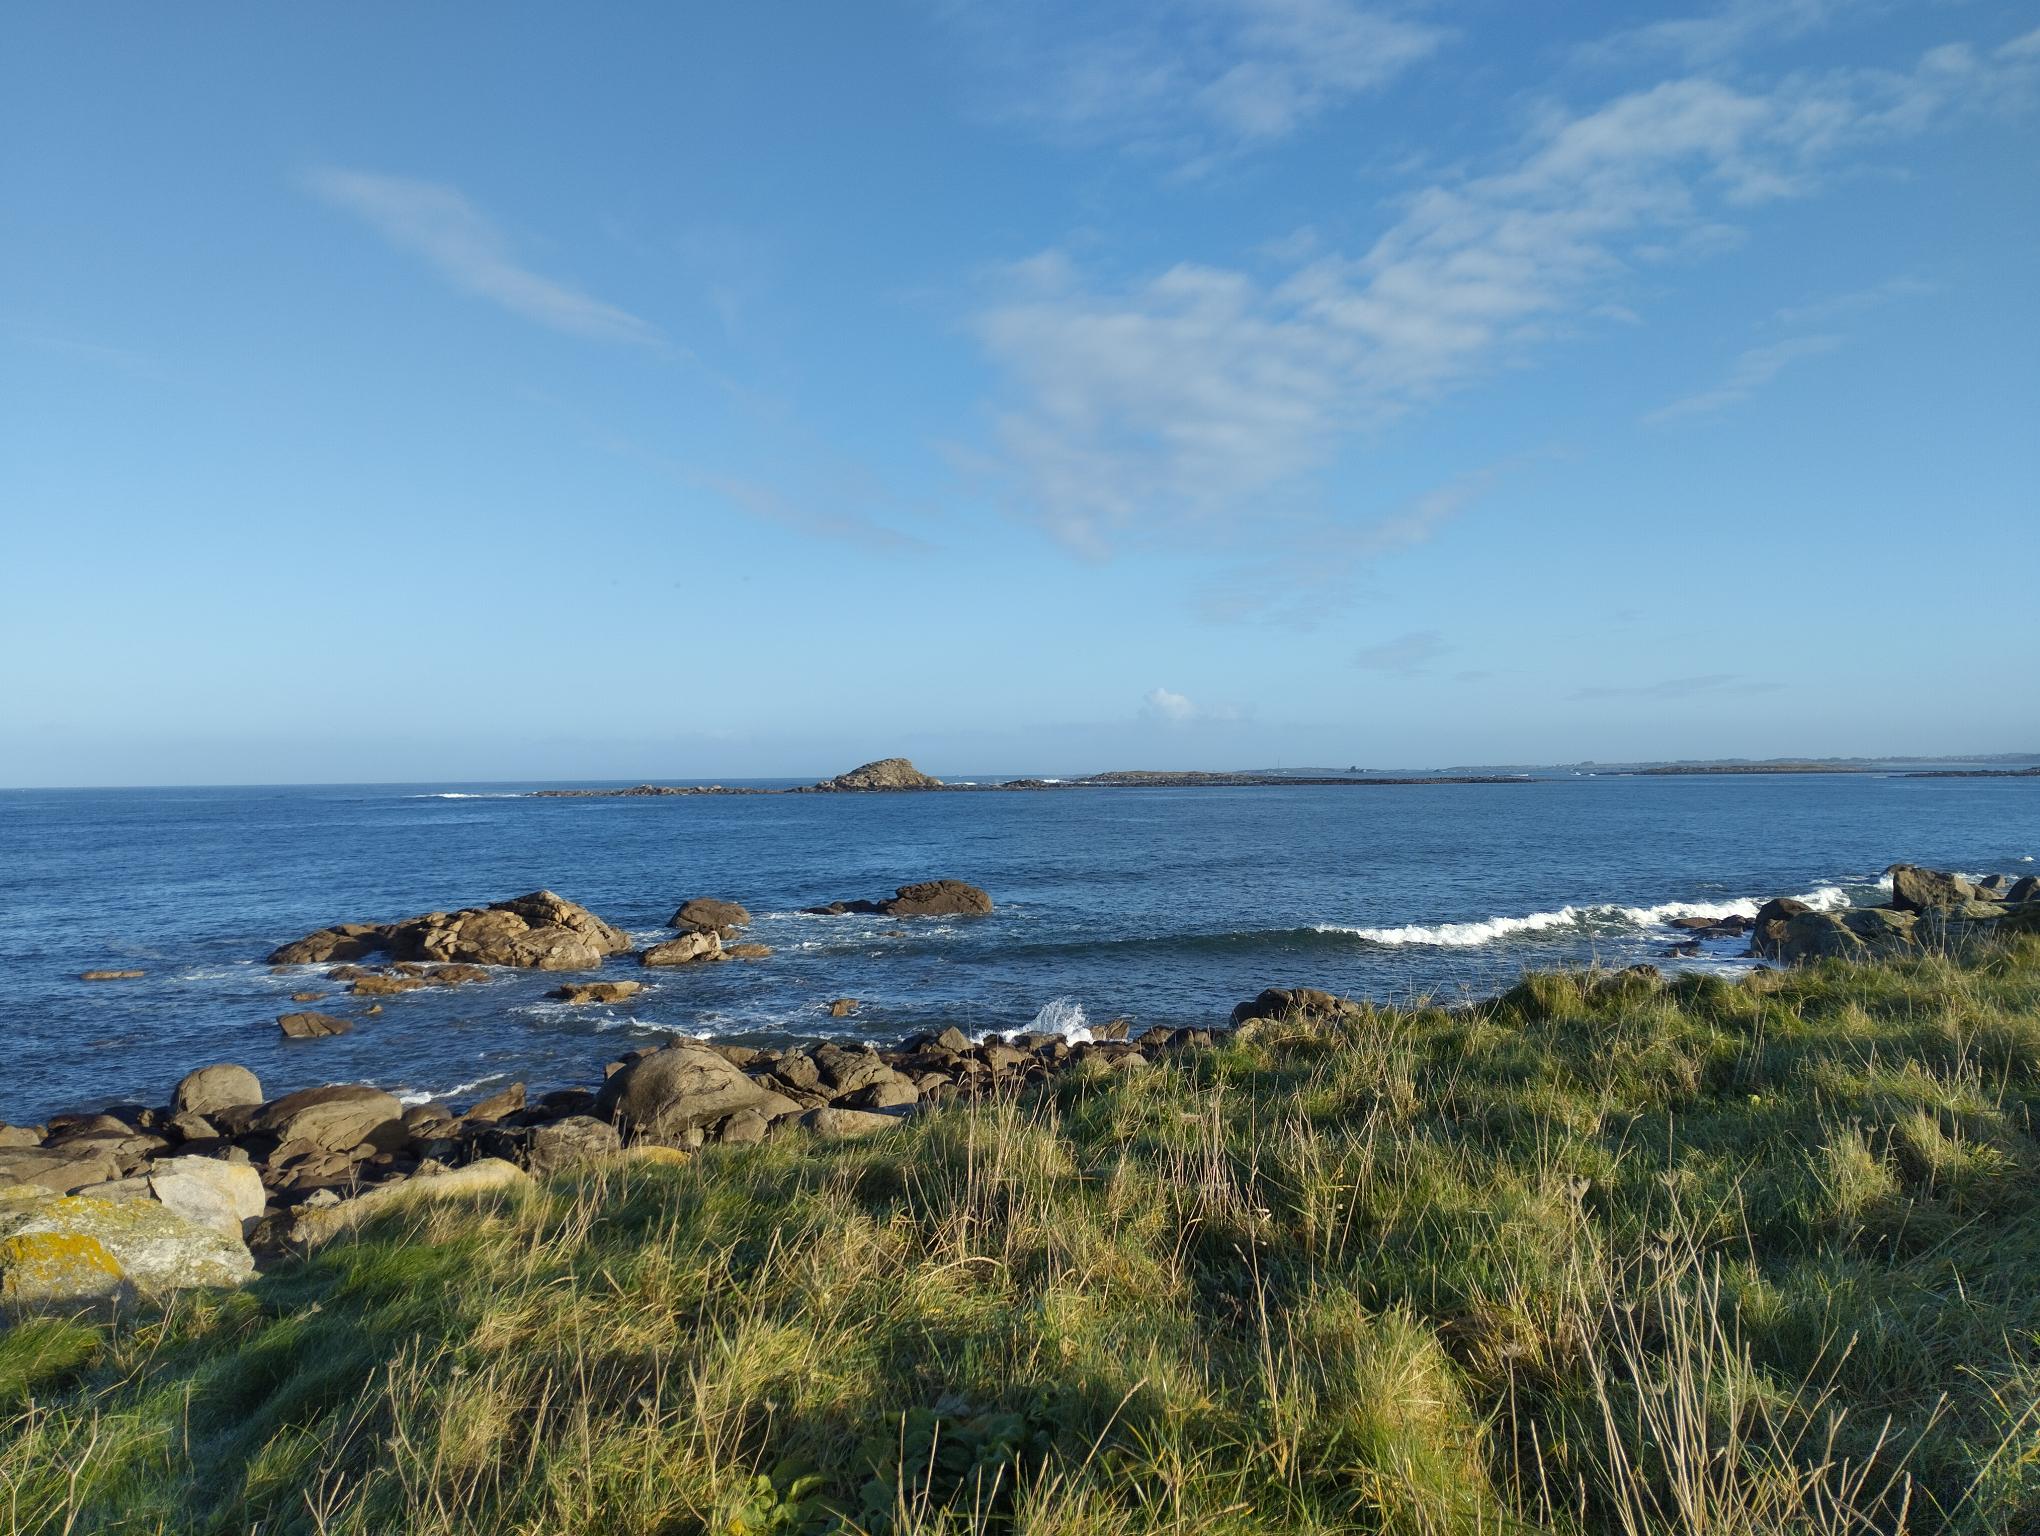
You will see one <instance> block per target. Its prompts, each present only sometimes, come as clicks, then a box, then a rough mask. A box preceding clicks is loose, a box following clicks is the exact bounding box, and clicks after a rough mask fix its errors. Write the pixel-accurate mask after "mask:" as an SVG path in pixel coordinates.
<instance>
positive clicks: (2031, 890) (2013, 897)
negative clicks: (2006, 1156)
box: [2005, 875, 2040, 902]
mask: <svg viewBox="0 0 2040 1536" xmlns="http://www.w3.org/2000/svg"><path fill="white" fill-rule="evenodd" d="M2005 900H2006V901H2009V902H2027V901H2040V875H2026V876H2024V877H2023V878H2021V879H2018V880H2014V881H2013V882H2012V888H2011V889H2010V890H2009V891H2006V892H2005Z"/></svg>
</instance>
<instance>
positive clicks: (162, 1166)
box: [149, 1157, 265, 1239]
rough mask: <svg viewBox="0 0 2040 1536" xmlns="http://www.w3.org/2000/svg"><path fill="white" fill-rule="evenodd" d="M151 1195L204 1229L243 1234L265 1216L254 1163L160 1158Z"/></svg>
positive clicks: (234, 1235)
mask: <svg viewBox="0 0 2040 1536" xmlns="http://www.w3.org/2000/svg"><path fill="white" fill-rule="evenodd" d="M149 1193H150V1194H152V1195H154V1196H155V1197H156V1198H157V1199H158V1200H159V1201H161V1202H162V1203H163V1204H164V1205H166V1206H168V1207H169V1208H170V1209H171V1210H173V1211H175V1212H176V1213H177V1214H178V1215H180V1216H182V1217H183V1218H184V1219H185V1220H186V1221H195V1222H197V1223H198V1224H199V1225H200V1226H201V1227H211V1228H212V1229H213V1230H214V1231H215V1232H220V1233H224V1234H225V1235H226V1236H228V1237H231V1238H236V1239H239V1238H243V1237H245V1236H247V1234H248V1231H249V1229H250V1228H251V1227H253V1226H254V1224H255V1223H256V1222H257V1221H259V1220H260V1219H261V1217H262V1207H263V1201H264V1199H265V1196H264V1194H263V1191H262V1176H261V1175H260V1174H259V1173H257V1172H256V1171H255V1165H254V1164H253V1163H229V1162H226V1161H223V1160H222V1159H220V1158H215V1157H165V1158H159V1159H158V1160H157V1161H156V1162H155V1163H153V1164H151V1165H150V1168H149Z"/></svg>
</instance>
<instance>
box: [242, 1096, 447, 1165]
mask: <svg viewBox="0 0 2040 1536" xmlns="http://www.w3.org/2000/svg"><path fill="white" fill-rule="evenodd" d="M250 1129H251V1130H255V1131H263V1132H267V1133H269V1134H271V1135H273V1136H275V1137H276V1138H277V1139H278V1141H280V1142H293V1141H296V1142H304V1143H307V1144H309V1145H311V1146H314V1147H317V1148H318V1149H320V1150H321V1151H325V1152H349V1151H352V1150H353V1149H354V1148H355V1147H358V1146H360V1145H361V1144H362V1143H364V1142H368V1143H371V1144H374V1145H377V1146H381V1145H382V1143H384V1142H387V1143H388V1144H389V1147H388V1148H385V1150H389V1149H393V1148H395V1147H397V1146H400V1145H402V1143H403V1142H404V1140H405V1139H406V1137H407V1134H408V1133H407V1132H406V1131H405V1129H404V1106H403V1105H401V1104H399V1103H398V1102H397V1101H396V1099H395V1098H393V1097H392V1096H391V1095H389V1094H387V1093H384V1092H383V1091H382V1090H381V1089H380V1088H370V1087H368V1086H366V1085H365V1084H361V1083H340V1084H335V1085H334V1086H332V1087H328V1088H306V1089H303V1090H301V1091H300V1092H297V1093H290V1094H285V1095H284V1096H283V1097H282V1098H280V1099H278V1100H277V1101H276V1102H275V1103H274V1104H266V1105H264V1106H263V1108H262V1112H261V1113H260V1114H258V1115H257V1116H255V1118H254V1121H253V1123H252V1124H251V1126H250Z"/></svg>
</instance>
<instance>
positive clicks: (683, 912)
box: [666, 896, 751, 939]
mask: <svg viewBox="0 0 2040 1536" xmlns="http://www.w3.org/2000/svg"><path fill="white" fill-rule="evenodd" d="M750 921H751V914H750V913H749V912H748V911H746V910H745V909H744V908H743V907H742V906H741V905H739V904H738V903H736V902H734V901H717V900H715V899H714V898H712V897H707V896H697V897H695V898H694V900H692V901H684V902H682V903H681V904H680V910H679V911H677V912H675V913H674V914H673V918H672V921H671V922H669V923H667V925H666V926H667V927H669V928H681V929H686V930H688V931H690V932H694V933H712V934H714V935H716V937H718V938H723V939H734V938H735V937H736V936H737V930H738V929H739V928H743V927H747V926H748V925H749V924H750Z"/></svg>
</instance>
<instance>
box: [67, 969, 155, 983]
mask: <svg viewBox="0 0 2040 1536" xmlns="http://www.w3.org/2000/svg"><path fill="white" fill-rule="evenodd" d="M146 974H147V973H146V972H144V971H80V972H79V973H78V979H79V980H80V981H133V980H134V979H135V978H136V977H137V976H143V975H146Z"/></svg>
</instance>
